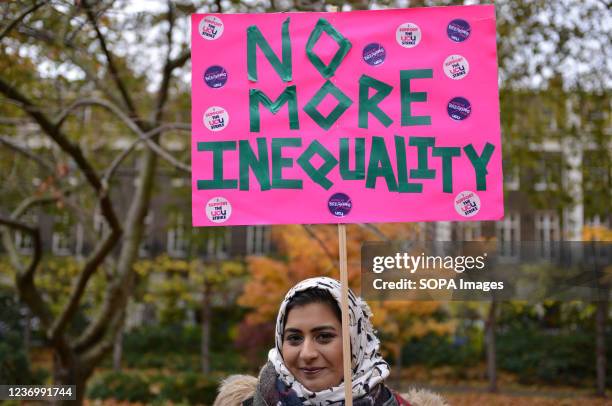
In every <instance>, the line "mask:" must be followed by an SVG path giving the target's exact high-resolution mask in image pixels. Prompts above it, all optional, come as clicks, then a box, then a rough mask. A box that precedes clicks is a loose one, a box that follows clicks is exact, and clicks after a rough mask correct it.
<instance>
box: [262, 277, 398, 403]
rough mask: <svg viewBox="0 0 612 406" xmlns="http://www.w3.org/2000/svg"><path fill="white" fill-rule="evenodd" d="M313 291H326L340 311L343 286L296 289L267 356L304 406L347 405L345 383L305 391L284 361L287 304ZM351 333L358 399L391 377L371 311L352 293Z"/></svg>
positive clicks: (320, 283)
mask: <svg viewBox="0 0 612 406" xmlns="http://www.w3.org/2000/svg"><path fill="white" fill-rule="evenodd" d="M310 288H319V289H322V290H326V291H328V292H329V293H331V295H332V296H333V297H334V299H336V302H338V307H340V300H341V290H340V283H339V282H338V281H337V280H334V279H331V278H325V277H321V278H311V279H306V280H304V281H302V282H300V283H298V284H297V285H295V286H294V287H293V288H291V290H290V291H289V292H288V293H287V295H286V296H285V300H283V303H281V306H280V310H279V312H278V317H277V319H276V338H275V342H276V347H275V348H273V349H271V350H270V352H269V353H268V360H269V361H270V362H271V363H272V364H273V365H274V369H275V370H276V373H277V374H278V377H279V379H280V380H281V381H282V382H283V383H284V384H285V385H287V386H288V387H289V388H291V389H293V390H294V391H295V393H296V394H297V395H298V396H299V398H300V400H301V401H302V402H303V404H304V405H313V406H330V405H342V404H343V403H344V382H342V383H340V385H339V386H334V387H332V388H329V389H325V390H322V391H320V392H312V391H310V390H308V389H306V388H305V387H304V386H303V385H302V384H301V383H300V382H298V381H297V380H296V379H295V377H294V376H293V375H292V374H291V372H289V369H288V368H287V366H286V365H285V362H284V360H283V357H282V346H283V331H284V329H285V326H284V322H285V313H286V309H287V304H288V303H289V302H290V301H291V299H293V297H294V296H295V294H296V293H298V292H301V291H303V290H306V289H310ZM348 307H349V329H350V334H351V361H352V363H351V365H352V369H353V397H354V398H355V399H359V398H360V397H363V396H365V395H367V394H368V393H369V392H370V390H371V389H373V388H374V387H375V386H376V385H377V384H379V383H380V382H382V381H383V380H384V379H385V378H386V377H387V376H389V365H388V364H387V363H386V362H385V360H384V359H382V357H381V355H380V353H379V347H380V341H379V340H378V338H377V337H376V335H375V331H374V328H373V327H372V323H371V322H370V317H372V311H371V310H370V307H369V306H368V304H367V303H366V302H365V301H364V300H363V299H361V298H360V297H356V296H355V295H354V294H353V292H351V291H350V290H349V294H348Z"/></svg>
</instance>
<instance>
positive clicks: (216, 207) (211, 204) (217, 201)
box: [206, 197, 232, 223]
mask: <svg viewBox="0 0 612 406" xmlns="http://www.w3.org/2000/svg"><path fill="white" fill-rule="evenodd" d="M231 215H232V205H231V204H230V202H229V201H228V200H227V199H226V198H224V197H213V198H212V199H210V200H209V201H208V203H206V217H208V219H209V220H210V221H212V222H213V223H224V222H226V221H227V220H228V219H229V218H230V216H231Z"/></svg>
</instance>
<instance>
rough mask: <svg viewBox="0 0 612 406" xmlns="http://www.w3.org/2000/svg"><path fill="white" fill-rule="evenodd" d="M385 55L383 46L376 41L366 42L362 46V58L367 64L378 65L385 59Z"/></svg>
mask: <svg viewBox="0 0 612 406" xmlns="http://www.w3.org/2000/svg"><path fill="white" fill-rule="evenodd" d="M386 56H387V53H386V52H385V48H383V46H382V45H380V44H377V43H376V42H373V43H371V44H368V45H366V47H365V48H363V60H364V61H365V63H367V64H368V65H372V66H376V65H380V64H382V63H383V62H384V61H385V57H386Z"/></svg>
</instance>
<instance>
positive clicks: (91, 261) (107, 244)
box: [49, 230, 121, 338]
mask: <svg viewBox="0 0 612 406" xmlns="http://www.w3.org/2000/svg"><path fill="white" fill-rule="evenodd" d="M120 235H121V234H120V233H119V232H118V231H116V230H111V231H110V232H109V233H107V234H106V236H105V237H104V239H102V241H100V242H99V243H98V244H97V245H96V247H95V248H94V250H93V251H92V253H91V254H90V255H89V257H88V258H87V260H86V261H85V265H83V269H82V270H81V272H80V273H79V277H78V279H77V281H76V283H75V284H74V286H73V287H72V290H71V293H70V299H69V300H68V303H66V306H65V307H64V309H63V310H62V313H61V315H60V316H59V317H58V318H57V319H56V321H55V323H54V324H53V326H52V328H51V330H50V333H49V335H50V336H51V337H52V338H55V337H57V336H59V335H60V334H62V332H63V331H64V328H65V327H66V324H67V323H68V321H70V319H71V318H72V316H74V314H75V313H76V311H77V309H78V306H79V303H80V302H81V297H82V296H83V292H85V288H86V287H87V283H88V282H89V279H90V278H91V276H92V275H93V274H94V272H95V271H96V270H97V269H98V267H99V266H100V265H101V264H102V262H103V261H104V258H105V257H106V255H107V253H108V252H110V250H111V249H112V248H113V246H114V245H115V242H116V241H117V240H118V239H119V237H120Z"/></svg>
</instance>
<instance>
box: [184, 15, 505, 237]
mask: <svg viewBox="0 0 612 406" xmlns="http://www.w3.org/2000/svg"><path fill="white" fill-rule="evenodd" d="M191 156H192V210H193V225H194V226H219V225H248V224H288V223H293V224H295V223H298V224H300V223H306V224H314V223H362V222H410V221H462V220H475V221H481V220H497V219H500V218H501V217H502V216H503V186H502V165H501V156H502V155H501V137H500V125H499V99H498V77H497V58H496V46H495V10H494V7H493V6H461V7H432V8H417V9H404V10H380V11H355V12H346V13H276V14H196V15H193V16H192V149H191Z"/></svg>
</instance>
